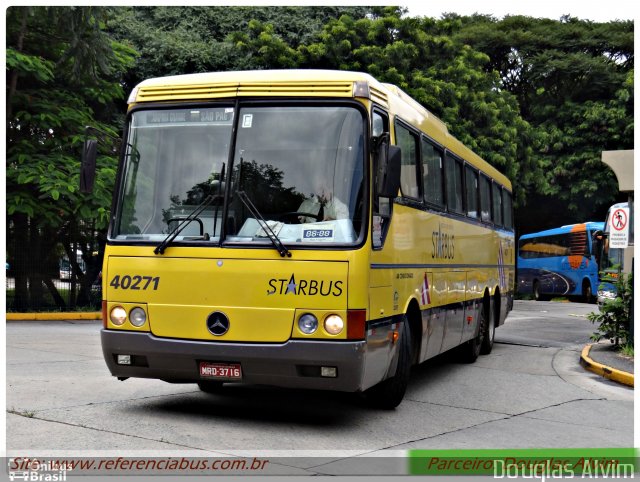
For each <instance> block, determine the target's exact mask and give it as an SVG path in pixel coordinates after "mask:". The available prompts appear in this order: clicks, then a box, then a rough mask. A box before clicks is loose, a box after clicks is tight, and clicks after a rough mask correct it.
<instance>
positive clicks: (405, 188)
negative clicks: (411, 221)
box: [396, 123, 420, 199]
mask: <svg viewBox="0 0 640 482" xmlns="http://www.w3.org/2000/svg"><path fill="white" fill-rule="evenodd" d="M396 144H397V145H398V146H400V148H401V149H402V168H401V171H400V191H401V192H402V196H403V197H408V198H412V199H419V198H420V187H419V186H418V136H417V135H416V134H414V133H413V132H411V131H410V130H409V129H407V128H405V127H404V126H402V125H400V124H398V123H396Z"/></svg>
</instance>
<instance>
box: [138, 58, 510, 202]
mask: <svg viewBox="0 0 640 482" xmlns="http://www.w3.org/2000/svg"><path fill="white" fill-rule="evenodd" d="M258 96H268V97H345V98H354V97H366V98H368V99H370V100H371V101H373V102H376V103H378V104H380V105H381V106H383V107H385V108H387V109H389V110H390V111H391V112H392V113H393V114H395V115H398V116H399V117H400V118H402V119H403V120H404V121H405V122H408V123H409V124H413V125H415V126H416V127H419V128H420V130H422V131H423V132H424V133H425V134H427V135H428V136H429V137H431V138H432V139H433V140H434V141H436V142H438V143H439V144H441V145H442V146H443V147H445V148H446V149H449V150H450V151H451V152H453V153H454V154H456V155H458V156H460V157H462V158H463V159H464V160H466V161H467V162H470V163H472V164H473V165H475V166H476V167H478V168H479V169H481V170H482V171H483V172H485V173H486V174H488V175H489V176H491V177H492V178H493V179H495V180H496V181H497V182H499V183H500V184H502V185H503V186H505V187H506V188H507V189H508V190H509V191H511V189H512V187H511V182H510V181H509V179H508V178H507V177H506V176H504V175H503V174H502V173H500V172H499V171H498V170H497V169H496V168H494V167H493V166H491V165H490V164H489V163H488V162H486V161H485V160H483V159H482V158H481V157H480V156H478V155H477V154H475V153H474V152H473V151H471V150H470V149H469V148H468V147H466V146H465V145H464V144H462V143H461V142H460V141H459V140H458V139H456V138H455V137H454V136H452V135H451V134H450V133H449V130H448V129H447V126H446V125H445V124H444V122H442V121H441V120H440V119H439V118H438V117H436V116H435V115H434V114H433V113H431V112H430V111H428V110H427V109H426V108H424V107H423V106H422V105H421V104H419V103H418V102H417V101H415V100H414V99H413V98H411V97H410V96H409V95H408V94H406V93H405V92H404V91H403V90H402V89H400V88H399V87H397V86H395V85H392V84H385V83H382V82H379V81H378V80H376V79H375V78H374V77H372V76H371V75H369V74H366V73H362V72H351V71H344V70H313V69H297V70H296V69H293V70H247V71H230V72H209V73H199V74H184V75H175V76H169V77H157V78H151V79H147V80H144V81H142V82H141V83H139V84H138V85H137V86H136V87H135V88H134V89H133V91H132V92H131V95H130V96H129V100H128V103H129V105H130V107H132V106H133V105H135V104H139V103H146V102H171V101H194V100H209V99H223V98H234V97H258Z"/></svg>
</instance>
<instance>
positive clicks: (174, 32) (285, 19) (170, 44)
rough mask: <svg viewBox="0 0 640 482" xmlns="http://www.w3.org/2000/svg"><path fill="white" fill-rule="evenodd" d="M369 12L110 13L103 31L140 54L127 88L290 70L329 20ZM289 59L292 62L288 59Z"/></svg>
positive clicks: (163, 10) (120, 10)
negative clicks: (166, 79) (179, 78)
mask: <svg viewBox="0 0 640 482" xmlns="http://www.w3.org/2000/svg"><path fill="white" fill-rule="evenodd" d="M370 11H371V9H370V8H367V7H284V6H283V7H216V6H208V7H124V8H123V7H113V8H111V9H110V19H109V21H108V22H107V29H108V31H109V33H110V34H111V35H112V37H113V38H114V39H116V40H118V41H121V42H123V43H127V44H128V45H131V46H132V47H134V48H135V49H136V50H137V51H138V52H140V58H139V59H138V62H136V65H135V66H134V67H133V68H132V69H130V70H129V72H128V73H127V75H126V78H125V82H126V86H127V88H128V89H132V88H133V87H134V86H135V85H136V84H137V83H139V82H140V81H142V80H144V79H146V78H150V77H160V76H165V75H177V74H189V73H195V72H217V71H227V70H245V69H264V68H283V67H291V66H294V65H295V64H296V63H297V62H296V56H297V53H296V51H295V50H296V49H297V48H298V46H299V45H304V44H306V43H309V42H312V41H315V39H316V37H317V35H318V34H319V32H321V31H322V28H323V25H324V24H325V23H326V22H327V21H328V20H329V19H331V18H337V17H339V16H340V15H342V14H344V13H349V14H350V15H351V16H353V17H355V18H362V17H364V16H365V15H367V14H368V13H369V12H370ZM288 56H293V59H291V60H290V59H289V58H288Z"/></svg>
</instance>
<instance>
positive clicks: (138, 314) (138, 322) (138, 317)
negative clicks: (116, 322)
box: [129, 306, 147, 328]
mask: <svg viewBox="0 0 640 482" xmlns="http://www.w3.org/2000/svg"><path fill="white" fill-rule="evenodd" d="M129 321H130V322H131V324H132V325H133V326H137V327H138V328H139V327H141V326H142V325H144V324H145V322H146V321H147V314H146V313H145V311H144V310H143V309H142V308H140V307H139V306H136V307H135V308H134V309H132V310H131V312H130V313H129Z"/></svg>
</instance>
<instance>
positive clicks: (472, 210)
mask: <svg viewBox="0 0 640 482" xmlns="http://www.w3.org/2000/svg"><path fill="white" fill-rule="evenodd" d="M465 185H466V191H467V216H469V217H470V218H477V217H478V171H476V170H475V169H474V168H472V167H471V166H466V167H465Z"/></svg>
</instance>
